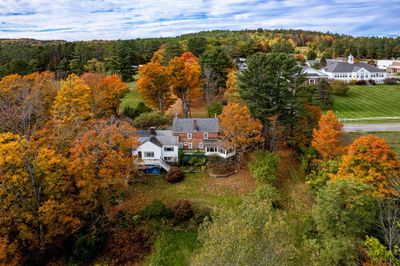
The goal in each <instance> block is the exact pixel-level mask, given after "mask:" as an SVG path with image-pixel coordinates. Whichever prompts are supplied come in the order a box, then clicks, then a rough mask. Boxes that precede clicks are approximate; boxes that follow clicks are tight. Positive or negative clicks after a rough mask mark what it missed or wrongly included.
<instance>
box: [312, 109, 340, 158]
mask: <svg viewBox="0 0 400 266" xmlns="http://www.w3.org/2000/svg"><path fill="white" fill-rule="evenodd" d="M318 126H319V127H318V129H314V131H313V140H312V143H311V145H312V146H313V147H314V148H315V149H316V150H317V151H318V152H319V153H320V154H321V156H322V157H323V158H324V159H332V158H335V157H336V156H338V155H340V154H342V153H343V148H344V147H343V146H342V144H341V143H340V137H341V135H342V128H343V124H342V123H341V122H340V121H339V120H338V119H337V117H336V116H335V114H334V113H333V112H332V111H328V112H327V114H325V115H322V116H321V119H320V120H319V123H318Z"/></svg>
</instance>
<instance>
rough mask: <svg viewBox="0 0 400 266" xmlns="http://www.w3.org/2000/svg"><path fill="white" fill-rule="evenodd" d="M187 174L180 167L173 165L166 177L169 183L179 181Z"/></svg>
mask: <svg viewBox="0 0 400 266" xmlns="http://www.w3.org/2000/svg"><path fill="white" fill-rule="evenodd" d="M184 177H185V175H184V174H183V172H182V170H181V169H180V168H179V167H171V169H170V170H169V171H168V173H167V176H166V177H165V179H166V180H167V182H168V183H179V182H181V181H182V180H183V178H184Z"/></svg>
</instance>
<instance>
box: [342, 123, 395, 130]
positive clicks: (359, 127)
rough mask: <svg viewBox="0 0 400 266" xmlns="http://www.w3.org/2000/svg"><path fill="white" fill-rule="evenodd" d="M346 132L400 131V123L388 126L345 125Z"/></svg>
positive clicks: (388, 124)
mask: <svg viewBox="0 0 400 266" xmlns="http://www.w3.org/2000/svg"><path fill="white" fill-rule="evenodd" d="M344 131H345V132H379V131H400V123H387V124H344Z"/></svg>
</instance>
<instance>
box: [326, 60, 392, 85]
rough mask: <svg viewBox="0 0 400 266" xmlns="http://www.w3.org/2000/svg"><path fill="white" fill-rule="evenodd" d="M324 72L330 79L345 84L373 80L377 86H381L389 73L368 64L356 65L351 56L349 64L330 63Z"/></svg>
mask: <svg viewBox="0 0 400 266" xmlns="http://www.w3.org/2000/svg"><path fill="white" fill-rule="evenodd" d="M322 72H323V73H325V74H326V75H328V77H329V79H333V80H341V81H343V82H351V81H352V80H357V81H359V80H365V81H368V80H373V81H375V83H377V84H381V83H383V82H384V80H385V79H386V77H387V73H386V71H385V70H383V69H379V68H377V67H374V66H371V65H369V64H366V63H354V58H353V56H352V55H351V54H350V55H349V57H348V60H347V62H332V63H328V64H327V66H326V67H324V68H323V69H322Z"/></svg>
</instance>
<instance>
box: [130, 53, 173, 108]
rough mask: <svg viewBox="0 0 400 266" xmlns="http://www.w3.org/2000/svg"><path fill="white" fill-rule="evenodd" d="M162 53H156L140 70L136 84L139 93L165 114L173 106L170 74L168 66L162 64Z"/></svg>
mask: <svg viewBox="0 0 400 266" xmlns="http://www.w3.org/2000/svg"><path fill="white" fill-rule="evenodd" d="M161 60H162V53H161V52H160V51H158V52H156V53H155V54H154V56H153V58H152V60H151V61H150V62H149V63H147V64H145V65H143V66H141V67H140V68H139V80H138V81H137V82H136V87H137V90H138V92H139V93H140V94H141V95H142V96H143V98H144V99H145V101H146V102H147V103H148V104H149V105H150V106H152V107H155V108H157V109H158V110H160V112H164V111H165V110H167V109H168V107H170V106H171V104H172V103H173V99H172V98H171V90H170V88H169V85H168V83H169V74H168V71H167V70H168V69H167V67H166V66H163V65H162V64H161Z"/></svg>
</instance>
